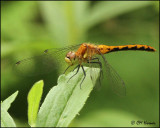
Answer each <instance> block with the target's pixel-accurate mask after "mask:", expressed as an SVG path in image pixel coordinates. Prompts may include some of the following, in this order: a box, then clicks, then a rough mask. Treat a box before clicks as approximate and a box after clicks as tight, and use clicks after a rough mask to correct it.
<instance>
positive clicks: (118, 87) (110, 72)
mask: <svg viewBox="0 0 160 128" xmlns="http://www.w3.org/2000/svg"><path fill="white" fill-rule="evenodd" d="M101 56H102V58H103V60H104V64H105V68H106V75H107V79H108V80H109V83H110V85H111V88H112V90H113V91H114V92H115V93H116V94H117V95H119V96H125V95H126V87H125V83H124V81H123V80H122V79H121V77H120V76H119V75H118V73H117V72H116V71H115V70H114V69H113V68H112V66H111V65H110V64H109V63H108V62H107V60H106V59H105V57H104V55H103V54H101Z"/></svg>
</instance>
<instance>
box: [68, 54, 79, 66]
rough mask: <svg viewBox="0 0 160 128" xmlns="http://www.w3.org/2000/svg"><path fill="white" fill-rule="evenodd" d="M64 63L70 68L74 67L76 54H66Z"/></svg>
mask: <svg viewBox="0 0 160 128" xmlns="http://www.w3.org/2000/svg"><path fill="white" fill-rule="evenodd" d="M65 61H66V63H68V64H69V65H70V66H71V65H74V64H75V63H77V62H78V60H77V57H76V53H75V52H74V51H70V52H68V53H67V54H66V57H65Z"/></svg>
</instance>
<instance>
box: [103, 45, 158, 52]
mask: <svg viewBox="0 0 160 128" xmlns="http://www.w3.org/2000/svg"><path fill="white" fill-rule="evenodd" d="M127 50H141V51H151V52H154V51H155V49H154V48H153V47H151V46H148V45H139V44H138V45H122V46H107V45H106V46H104V45H103V49H102V47H101V49H100V51H101V52H102V53H103V54H105V53H109V52H116V51H127Z"/></svg>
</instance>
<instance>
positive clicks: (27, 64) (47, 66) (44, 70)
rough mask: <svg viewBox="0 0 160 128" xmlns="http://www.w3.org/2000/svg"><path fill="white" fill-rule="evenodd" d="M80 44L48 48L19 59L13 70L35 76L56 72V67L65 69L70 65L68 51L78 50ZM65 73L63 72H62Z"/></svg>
mask: <svg viewBox="0 0 160 128" xmlns="http://www.w3.org/2000/svg"><path fill="white" fill-rule="evenodd" d="M79 46H80V44H79V45H72V46H68V47H64V48H58V49H57V48H54V49H47V50H45V51H44V53H43V54H41V55H39V56H34V57H31V58H27V59H23V60H20V61H18V62H17V63H16V64H14V66H13V70H14V71H15V72H17V73H18V74H22V75H27V76H35V75H41V74H48V73H50V72H54V71H55V69H57V68H58V69H61V70H64V69H65V68H66V67H67V66H68V65H67V63H66V62H65V59H64V58H65V56H66V54H67V52H69V51H73V50H76V49H77V48H78V47H79ZM62 73H63V72H62Z"/></svg>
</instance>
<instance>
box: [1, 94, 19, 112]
mask: <svg viewBox="0 0 160 128" xmlns="http://www.w3.org/2000/svg"><path fill="white" fill-rule="evenodd" d="M17 94H18V91H16V92H15V93H13V94H12V95H11V96H9V97H8V98H7V99H5V100H4V101H3V102H2V105H1V107H3V109H5V110H6V111H8V109H9V108H10V106H11V103H12V102H13V101H14V100H15V98H16V96H17Z"/></svg>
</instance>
